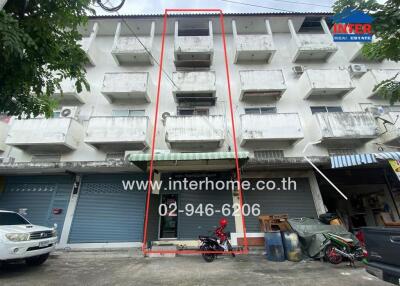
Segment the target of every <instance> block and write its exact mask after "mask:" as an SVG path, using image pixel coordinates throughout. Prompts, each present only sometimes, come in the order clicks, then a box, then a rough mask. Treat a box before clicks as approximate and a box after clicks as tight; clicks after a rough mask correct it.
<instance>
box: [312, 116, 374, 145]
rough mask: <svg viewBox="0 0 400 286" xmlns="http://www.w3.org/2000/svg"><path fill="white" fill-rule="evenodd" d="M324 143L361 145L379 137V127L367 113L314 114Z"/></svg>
mask: <svg viewBox="0 0 400 286" xmlns="http://www.w3.org/2000/svg"><path fill="white" fill-rule="evenodd" d="M314 116H315V118H316V120H317V122H318V125H319V129H320V132H321V140H322V141H323V142H334V143H337V142H347V143H348V142H354V143H360V142H365V141H368V140H371V139H374V138H376V137H377V136H378V126H377V124H376V121H375V118H374V117H373V115H372V114H370V113H367V112H328V113H316V114H314Z"/></svg>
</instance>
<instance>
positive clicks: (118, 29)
mask: <svg viewBox="0 0 400 286" xmlns="http://www.w3.org/2000/svg"><path fill="white" fill-rule="evenodd" d="M120 34H121V22H118V24H117V29H116V30H115V36H114V44H113V49H114V48H115V47H116V46H117V43H118V39H119V36H120Z"/></svg>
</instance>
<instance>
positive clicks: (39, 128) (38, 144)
mask: <svg viewBox="0 0 400 286" xmlns="http://www.w3.org/2000/svg"><path fill="white" fill-rule="evenodd" d="M82 139H83V128H82V125H81V124H80V123H78V122H77V121H76V120H74V119H72V118H50V119H42V118H37V119H24V120H14V121H13V123H12V125H11V128H10V130H9V132H8V136H7V140H6V144H7V145H11V146H14V147H17V148H20V149H23V150H26V151H28V152H43V153H48V152H57V153H59V152H67V151H72V150H75V149H77V148H78V146H79V143H80V142H82Z"/></svg>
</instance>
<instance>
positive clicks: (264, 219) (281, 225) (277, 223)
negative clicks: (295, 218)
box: [258, 214, 290, 232]
mask: <svg viewBox="0 0 400 286" xmlns="http://www.w3.org/2000/svg"><path fill="white" fill-rule="evenodd" d="M288 217H289V215H287V214H278V215H260V216H259V217H258V221H259V222H260V228H261V231H262V232H266V231H271V230H282V231H287V230H290V225H289V223H288V222H287V219H288Z"/></svg>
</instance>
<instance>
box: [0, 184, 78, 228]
mask: <svg viewBox="0 0 400 286" xmlns="http://www.w3.org/2000/svg"><path fill="white" fill-rule="evenodd" d="M72 186H73V178H72V177H69V176H68V177H67V176H23V177H22V176H16V177H8V178H6V185H5V190H4V193H2V194H1V193H0V209H2V210H10V211H16V212H18V211H19V210H20V209H26V215H25V217H26V218H27V219H28V220H29V221H30V222H31V223H33V224H37V225H43V226H49V227H52V226H53V225H54V223H57V225H58V233H59V234H61V232H62V228H63V224H64V219H65V213H66V212H67V208H68V202H69V197H70V194H71V191H72ZM53 208H60V209H61V213H60V214H53V212H52V209H53Z"/></svg>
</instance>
